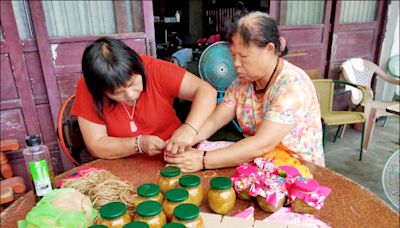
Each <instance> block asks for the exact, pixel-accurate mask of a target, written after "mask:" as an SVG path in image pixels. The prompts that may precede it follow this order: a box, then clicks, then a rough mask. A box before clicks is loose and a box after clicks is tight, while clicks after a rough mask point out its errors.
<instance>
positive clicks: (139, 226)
mask: <svg viewBox="0 0 400 228" xmlns="http://www.w3.org/2000/svg"><path fill="white" fill-rule="evenodd" d="M122 228H150V226H149V224H147V223H145V222H142V221H134V222H130V223H128V224H125V225H124V226H123V227H122Z"/></svg>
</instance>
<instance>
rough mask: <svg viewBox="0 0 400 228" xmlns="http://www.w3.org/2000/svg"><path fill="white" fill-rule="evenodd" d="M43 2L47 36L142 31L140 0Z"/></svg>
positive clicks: (65, 0)
mask: <svg viewBox="0 0 400 228" xmlns="http://www.w3.org/2000/svg"><path fill="white" fill-rule="evenodd" d="M42 4H43V9H44V12H45V17H46V26H47V32H48V34H49V36H50V37H58V36H82V35H98V34H111V33H117V32H142V31H143V30H144V29H143V28H144V25H143V10H142V1H129V0H125V1H112V0H101V1H86V0H79V1H68V0H62V1H61V0H58V1H42ZM121 27H123V28H122V29H121Z"/></svg>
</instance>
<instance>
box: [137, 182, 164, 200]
mask: <svg viewBox="0 0 400 228" xmlns="http://www.w3.org/2000/svg"><path fill="white" fill-rule="evenodd" d="M136 192H137V194H138V195H137V197H136V198H135V199H134V203H135V205H139V204H140V203H141V202H143V201H147V200H154V201H158V202H160V203H161V204H162V203H163V202H164V195H163V194H162V193H161V189H160V186H158V185H156V184H153V183H147V184H142V185H140V186H139V187H138V188H137V190H136Z"/></svg>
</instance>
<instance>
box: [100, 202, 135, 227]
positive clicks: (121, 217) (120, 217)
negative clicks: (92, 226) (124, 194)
mask: <svg viewBox="0 0 400 228" xmlns="http://www.w3.org/2000/svg"><path fill="white" fill-rule="evenodd" d="M130 222H131V217H130V216H129V214H128V213H127V211H126V206H125V204H123V203H121V202H111V203H108V204H105V205H103V206H102V207H101V208H100V218H99V219H98V221H97V222H96V224H100V225H105V226H107V227H111V228H122V227H123V226H124V225H125V224H127V223H130Z"/></svg>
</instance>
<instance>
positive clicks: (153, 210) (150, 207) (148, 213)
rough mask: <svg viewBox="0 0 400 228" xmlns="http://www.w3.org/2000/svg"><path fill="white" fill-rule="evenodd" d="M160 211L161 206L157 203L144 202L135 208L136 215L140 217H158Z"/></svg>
mask: <svg viewBox="0 0 400 228" xmlns="http://www.w3.org/2000/svg"><path fill="white" fill-rule="evenodd" d="M161 210H162V205H161V203H160V202H158V201H153V200H149V201H144V202H141V203H139V205H138V206H137V207H136V213H137V214H138V215H140V216H142V217H153V216H155V215H158V214H159V213H160V212H161Z"/></svg>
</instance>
